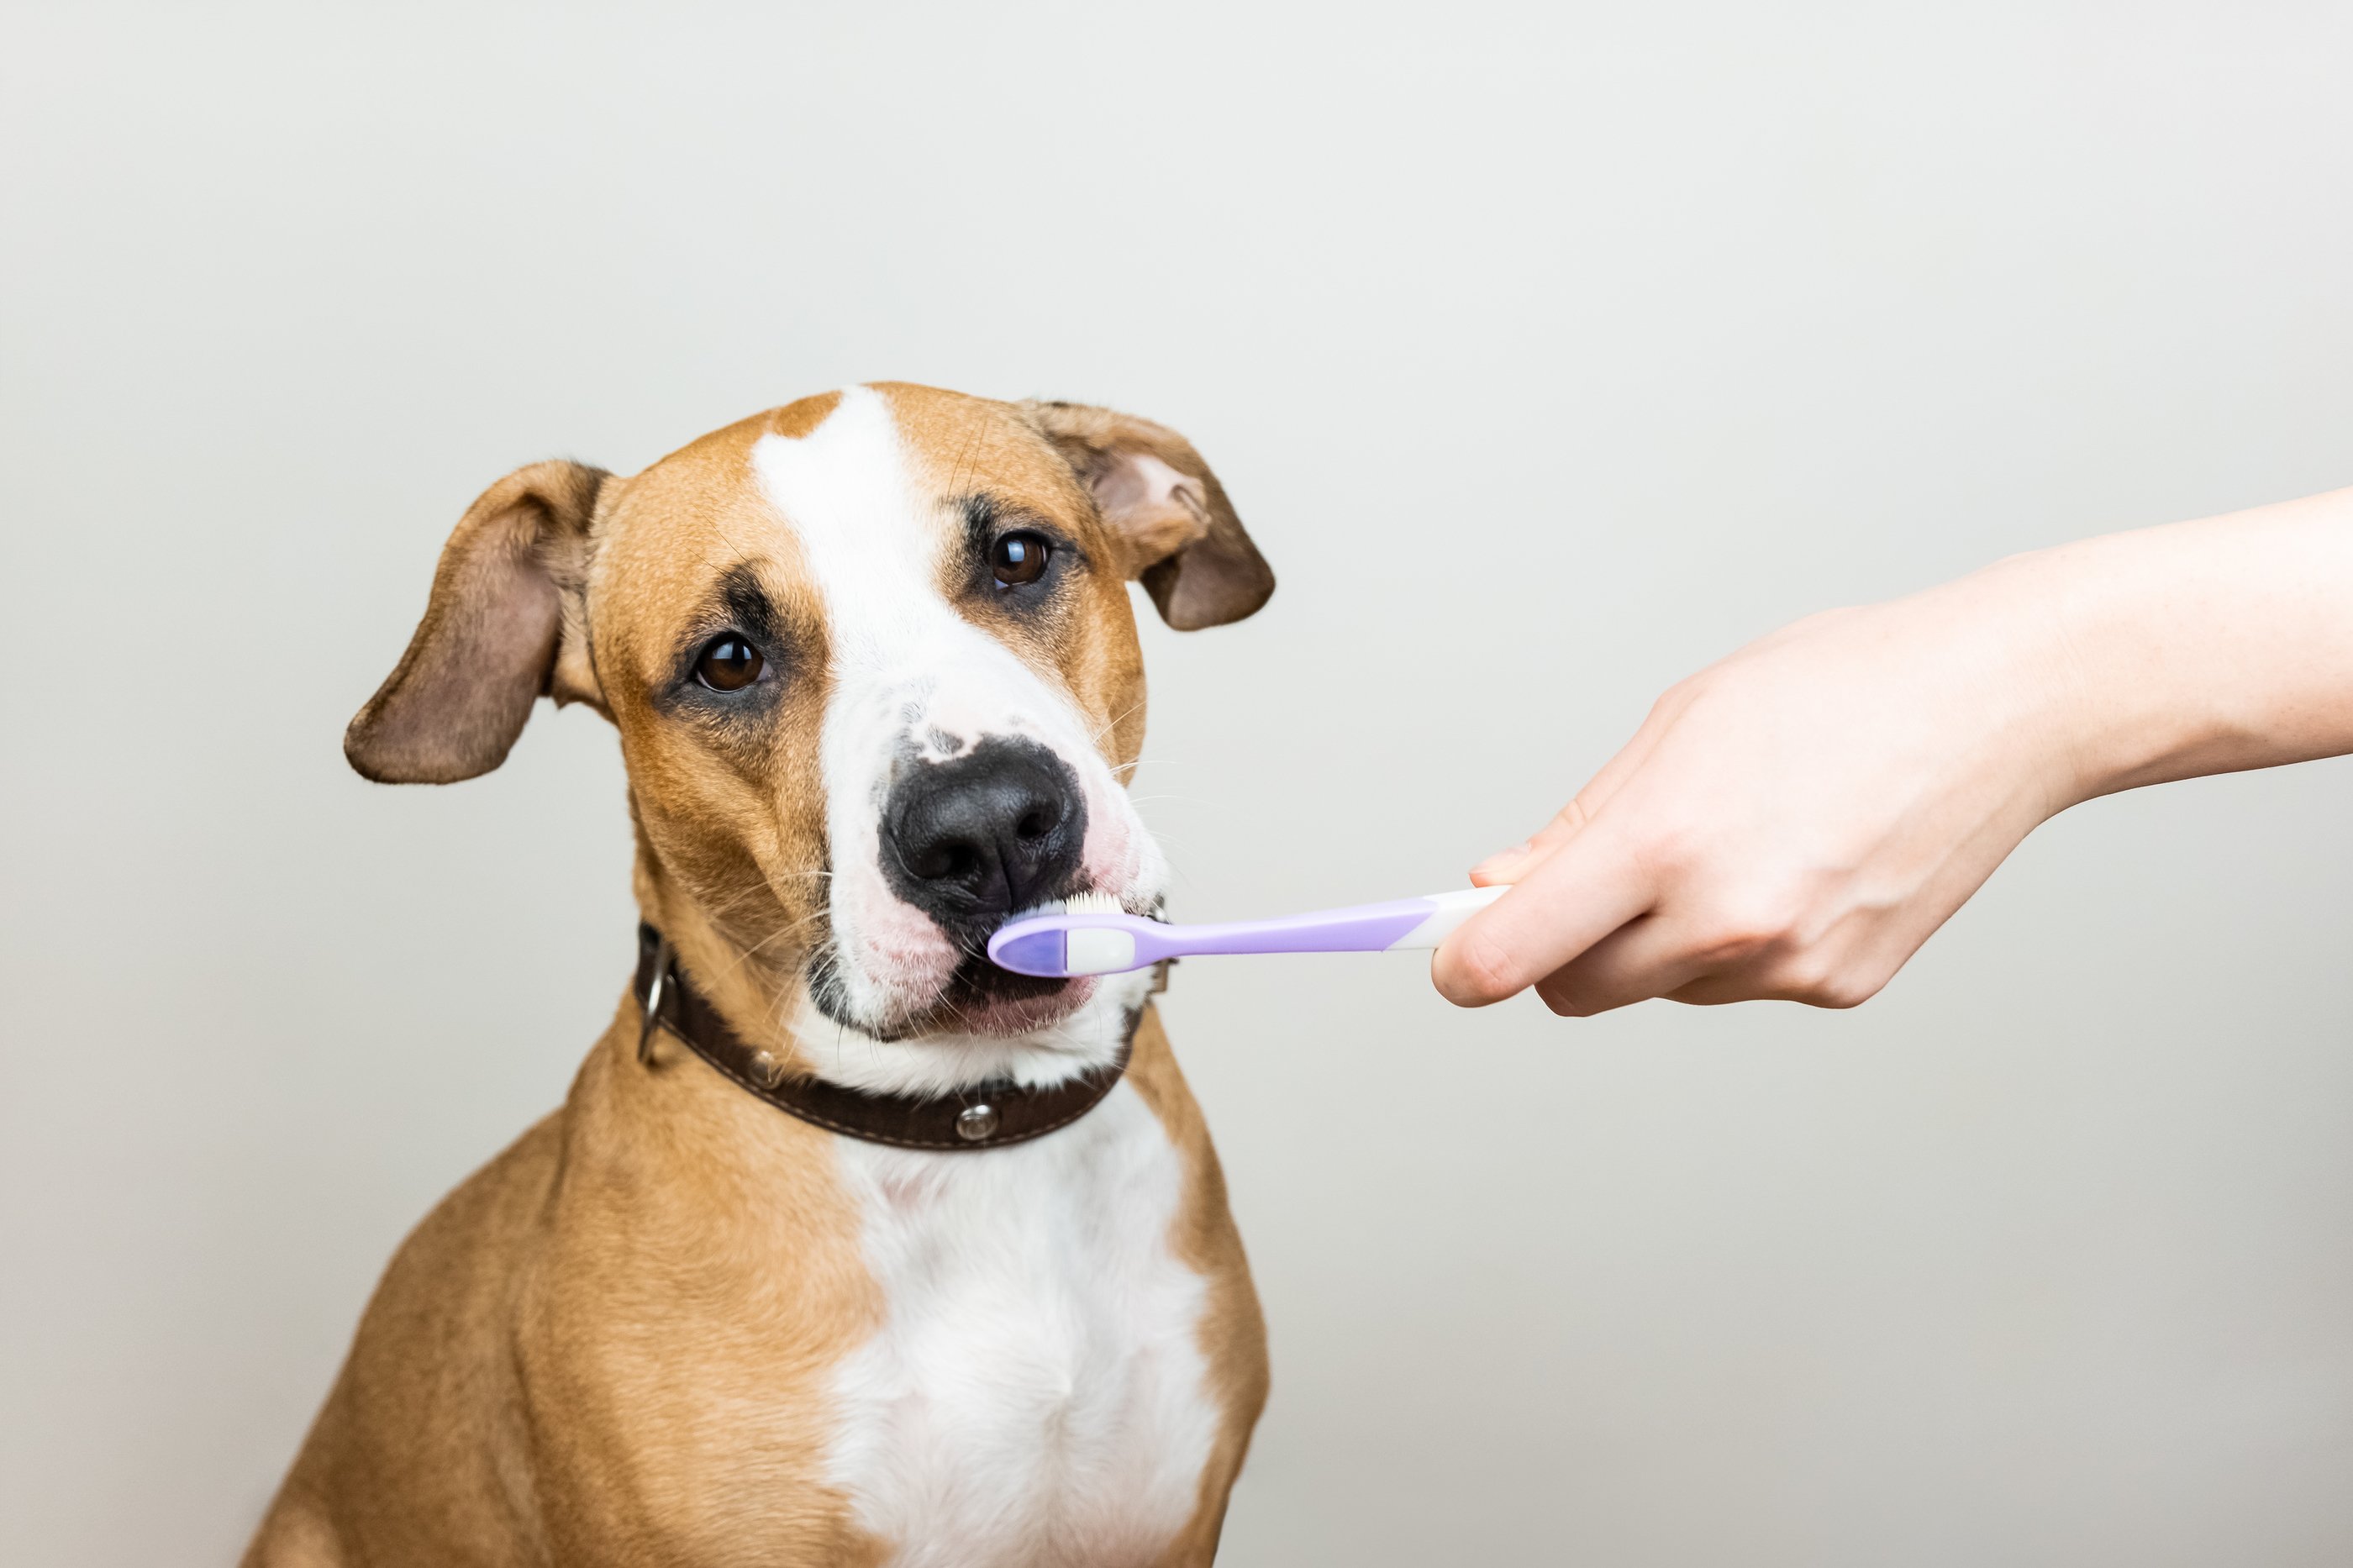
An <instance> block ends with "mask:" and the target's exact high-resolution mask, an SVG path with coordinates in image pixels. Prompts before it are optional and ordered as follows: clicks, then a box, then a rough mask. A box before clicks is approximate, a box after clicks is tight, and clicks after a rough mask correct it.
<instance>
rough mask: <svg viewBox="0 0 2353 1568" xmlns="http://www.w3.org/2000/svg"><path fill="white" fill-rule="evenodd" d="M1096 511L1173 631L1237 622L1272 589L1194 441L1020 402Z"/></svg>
mask: <svg viewBox="0 0 2353 1568" xmlns="http://www.w3.org/2000/svg"><path fill="white" fill-rule="evenodd" d="M1021 408H1022V412H1023V413H1024V414H1026V415H1027V416H1029V421H1030V423H1032V424H1033V425H1035V426H1037V427H1038V428H1039V431H1041V432H1042V433H1043V434H1044V435H1045V437H1046V438H1047V439H1048V440H1050V441H1051V442H1053V443H1054V445H1055V447H1058V448H1059V449H1060V452H1061V454H1062V456H1063V457H1064V458H1068V459H1069V461H1070V464H1071V467H1072V468H1075V469H1077V470H1078V474H1079V478H1080V479H1081V480H1082V481H1083V482H1084V483H1085V485H1086V487H1087V489H1090V490H1092V491H1093V492H1094V498H1095V504H1096V505H1097V506H1098V507H1100V508H1102V509H1103V521H1105V522H1107V523H1109V524H1111V527H1112V531H1113V533H1114V534H1116V535H1117V536H1118V537H1119V538H1120V540H1121V541H1122V542H1123V543H1124V547H1125V549H1126V551H1127V560H1126V562H1125V566H1126V570H1127V574H1128V575H1129V576H1130V577H1134V578H1139V579H1141V580H1142V581H1143V584H1144V587H1145V592H1146V593H1148V594H1150V595H1152V602H1153V603H1154V604H1155V605H1159V606H1160V618H1161V619H1162V620H1164V621H1166V622H1167V623H1168V624H1169V625H1170V626H1175V627H1176V629H1177V630H1178V631H1181V632H1189V631H1195V630H1198V628H1200V627H1202V626H1224V625H1225V624H1226V623H1227V622H1228V621H1239V620H1240V619H1241V618H1242V617H1243V616H1247V615H1250V613H1251V612H1253V611H1255V610H1256V609H1257V608H1258V607H1259V606H1260V605H1263V604H1265V603H1266V601H1267V599H1268V597H1269V596H1270V595H1272V594H1273V592H1274V571H1273V569H1272V568H1271V567H1270V566H1268V565H1267V563H1266V558H1265V557H1264V556H1262V555H1261V554H1260V553H1259V552H1258V546H1257V545H1255V544H1252V543H1251V542H1250V535H1249V534H1247V533H1244V532H1243V531H1242V524H1241V519H1240V518H1238V517H1236V516H1235V515H1234V508H1233V503H1232V502H1231V501H1229V500H1227V499H1226V491H1225V487H1224V486H1222V485H1220V484H1219V483H1218V476H1217V475H1215V474H1213V473H1211V472H1210V471H1209V465H1208V464H1207V463H1205V462H1203V461H1201V454H1200V453H1198V452H1196V451H1195V450H1193V444H1192V443H1191V442H1189V441H1187V440H1186V439H1185V437H1182V436H1179V435H1178V434H1176V431H1174V430H1171V429H1169V428H1168V427H1167V426H1165V425H1155V424H1154V423H1152V421H1150V420H1149V419H1138V418H1136V417H1134V416H1133V415H1128V414H1114V413H1113V412H1112V411H1111V410H1110V409H1108V408H1093V407H1090V406H1088V405H1085V404H1082V403H1025V404H1023V405H1021Z"/></svg>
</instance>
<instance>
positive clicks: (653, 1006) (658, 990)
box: [638, 936, 670, 1068]
mask: <svg viewBox="0 0 2353 1568" xmlns="http://www.w3.org/2000/svg"><path fill="white" fill-rule="evenodd" d="M669 989H670V938H668V937H666V936H665V937H663V938H661V939H660V940H659V942H657V943H656V944H655V946H654V979H653V984H650V985H649V986H647V987H646V1005H645V1016H644V1017H643V1018H642V1019H640V1020H639V1021H638V1066H639V1067H646V1068H649V1067H652V1066H654V1065H655V1062H654V1029H655V1027H656V1026H659V1024H660V1023H661V1005H662V996H663V994H664V993H666V992H667V991H668V990H669Z"/></svg>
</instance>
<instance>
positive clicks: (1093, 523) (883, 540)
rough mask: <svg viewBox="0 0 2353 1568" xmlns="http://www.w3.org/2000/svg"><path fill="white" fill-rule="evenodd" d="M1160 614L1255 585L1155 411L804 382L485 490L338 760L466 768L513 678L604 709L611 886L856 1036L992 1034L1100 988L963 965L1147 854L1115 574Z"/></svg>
mask: <svg viewBox="0 0 2353 1568" xmlns="http://www.w3.org/2000/svg"><path fill="white" fill-rule="evenodd" d="M1129 579H1140V580H1141V581H1142V583H1143V584H1144V586H1145V589H1146V590H1147V591H1148V592H1149V593H1150V595H1151V596H1152V599H1153V602H1154V603H1155V605H1157V606H1158V607H1159V610H1160V613H1161V615H1162V616H1164V617H1165V618H1166V620H1167V621H1168V623H1169V624H1170V625H1172V626H1177V627H1180V628H1192V627H1198V626H1216V625H1219V624H1220V623H1223V622H1227V621H1232V620H1237V619H1240V617H1242V616H1247V615H1249V614H1250V613H1251V612H1252V611H1254V610H1256V609H1257V608H1258V607H1259V606H1260V605H1261V604H1263V603H1265V601H1266V598H1267V595H1269V594H1271V592H1272V591H1273V587H1274V579H1273V574H1271V572H1270V571H1269V570H1268V569H1267V565H1266V563H1265V562H1264V561H1263V560H1262V559H1261V557H1260V555H1259V553H1258V551H1257V550H1256V549H1255V548H1254V547H1253V546H1252V544H1251V543H1250V538H1249V536H1248V535H1247V534H1245V533H1244V532H1243V531H1242V528H1241V524H1240V521H1237V519H1236V518H1235V516H1234V512H1233V509H1232V508H1231V507H1230V506H1229V504H1228V502H1227V500H1226V496H1225V492H1224V490H1223V489H1222V488H1221V487H1220V486H1219V483H1218V480H1217V479H1216V477H1215V476H1214V475H1213V474H1211V473H1210V471H1209V469H1208V466H1207V465H1205V464H1204V463H1203V462H1202V461H1201V459H1200V458H1199V456H1198V454H1197V453H1196V452H1195V451H1194V450H1193V448H1192V447H1191V446H1189V445H1188V444H1187V442H1186V441H1185V440H1184V438H1183V437H1179V436H1177V435H1176V433H1175V432H1174V431H1171V430H1168V429H1166V428H1164V427H1162V426H1157V425H1153V424H1150V423H1148V422H1146V421H1144V420H1141V419H1134V418H1130V417H1127V416H1122V415H1117V414H1113V413H1110V412H1108V411H1107V410H1103V409H1099V408H1090V407H1082V406H1078V405H1069V404H1056V403H1030V404H1004V403H994V402H988V401H986V400H983V399H979V398H973V397H965V396H962V395H956V394H953V393H946V392H939V391H934V390H932V389H930V388H925V387H917V386H907V385H899V384H885V385H876V386H861V387H856V388H852V389H851V390H849V391H847V392H842V393H833V394H827V395H823V396H819V397H813V398H807V399H805V400H803V401H801V402H799V403H796V404H793V405H790V406H788V407H786V408H782V409H778V410H776V411H774V412H771V413H768V414H765V415H761V416H756V417H754V418H752V419H749V420H746V421H744V423H742V424H739V425H734V426H729V427H728V428H726V429H724V430H721V431H718V432H717V433H715V434H713V435H711V436H707V437H703V438H702V440H700V441H697V442H695V443H694V444H693V445H691V446H690V447H685V448H684V449H682V450H681V451H679V452H676V453H673V454H672V455H671V456H670V457H668V458H663V459H662V460H661V461H660V462H659V463H657V464H655V465H654V466H653V467H651V468H648V469H647V470H645V471H644V472H643V473H640V474H638V475H636V476H635V477H633V478H629V479H620V478H616V477H613V476H610V475H607V474H605V473H602V472H600V471H599V470H596V469H594V468H584V467H582V466H579V465H577V464H572V463H541V464H537V465H534V466H533V467H531V468H523V469H521V470H520V471H518V472H516V473H514V474H511V475H509V476H508V477H507V478H506V479H502V480H501V481H500V482H499V483H498V484H496V485H493V486H492V487H491V489H489V490H488V491H487V492H485V493H484V494H483V496H482V497H481V499H480V500H477V501H476V502H475V503H474V506H473V508H472V509H471V510H470V511H468V513H467V514H466V516H465V518H464V520H463V521H460V522H459V525H458V528H457V531H455V532H454V533H453V534H452V535H451V536H450V539H449V542H448V546H447V547H446V548H445V550H444V552H443V553H442V557H441V563H440V567H439V570H438V572H437V574H435V577H434V584H433V592H432V597H431V601H430V603H429V604H428V605H427V609H426V612H425V618H424V620H423V622H422V623H421V624H420V625H419V626H418V627H417V633H416V636H415V637H414V639H413V640H412V641H411V642H410V644H409V647H408V651H407V652H406V655H404V656H403V658H401V661H400V663H399V666H398V667H397V668H396V669H394V671H393V672H392V674H391V676H390V677H389V678H388V679H386V680H385V683H384V686H383V688H382V689H380V690H379V691H378V692H377V693H376V694H375V697H374V698H373V699H372V700H370V701H369V702H368V704H367V706H366V707H365V708H364V709H362V710H361V711H360V714H359V716H358V717H357V718H356V719H354V720H353V721H352V726H351V730H350V732H349V734H348V735H347V736H346V738H345V742H344V749H345V752H346V754H347V755H348V756H349V757H350V759H351V761H352V764H353V766H354V767H355V768H357V769H358V770H359V771H360V772H361V773H364V774H366V775H367V776H368V777H370V778H374V779H381V780H385V781H388V782H424V783H448V782H450V781H454V780H457V779H463V778H470V777H472V776H474V775H475V774H478V773H486V772H488V771H489V770H490V769H491V768H494V767H496V766H497V765H498V764H499V763H500V762H501V760H502V759H503V758H504V757H505V755H506V753H507V751H508V749H509V748H510V747H511V746H512V744H513V743H514V741H515V738H516V736H517V735H518V734H519V733H521V731H522V726H523V721H524V720H525V719H526V718H527V717H528V716H529V714H530V711H531V708H532V704H533V700H535V699H537V698H538V697H540V696H541V695H543V694H544V695H548V696H552V697H554V699H555V700H557V701H559V702H564V701H580V702H586V703H589V704H591V705H593V706H595V707H596V709H598V710H600V711H602V712H604V713H605V714H606V715H607V717H609V718H610V719H612V721H614V723H615V724H616V725H617V728H618V729H619V731H620V735H621V747H622V754H623V758H624V760H625V762H626V763H627V764H628V774H629V785H630V794H631V798H632V802H633V805H634V807H635V812H636V816H637V821H638V837H639V850H640V853H639V879H638V880H639V895H640V898H641V900H645V901H647V903H648V905H649V908H648V913H649V915H651V916H652V917H653V918H655V919H656V920H657V921H660V922H662V923H663V924H664V925H665V927H666V928H670V929H672V930H673V931H674V934H676V933H677V931H678V928H681V927H688V928H692V929H693V931H696V932H699V933H702V934H705V935H707V936H708V937H710V938H712V939H715V941H716V942H717V943H718V944H720V945H721V946H722V947H723V949H724V950H725V951H726V952H728V953H729V954H730V955H731V962H735V963H741V964H742V965H744V966H745V967H746V968H749V969H752V970H754V971H755V972H757V973H762V974H764V975H766V976H768V977H769V978H770V980H771V982H772V983H771V984H769V985H768V986H767V987H766V989H767V991H768V992H769V994H772V995H775V996H776V997H779V998H786V997H789V998H791V999H793V1000H794V1001H796V1002H797V1004H798V1005H805V1006H806V1007H807V1008H809V1009H812V1010H814V1012H816V1013H818V1014H821V1015H822V1016H824V1017H825V1018H827V1019H829V1020H831V1021H832V1023H833V1024H834V1025H836V1026H841V1027H843V1028H847V1029H850V1030H855V1031H857V1032H858V1033H859V1034H860V1036H861V1037H866V1038H869V1039H871V1040H877V1041H887V1040H897V1039H915V1038H923V1037H942V1036H949V1037H961V1038H964V1039H967V1040H972V1039H986V1038H990V1037H995V1038H1006V1037H1016V1036H1021V1035H1025V1034H1029V1033H1031V1032H1033V1031H1037V1030H1039V1029H1041V1028H1043V1027H1044V1026H1048V1025H1051V1024H1055V1023H1057V1022H1059V1021H1060V1020H1062V1019H1065V1018H1067V1017H1069V1016H1071V1015H1072V1014H1073V1013H1075V1012H1077V1011H1079V1010H1080V1009H1082V1007H1084V1006H1085V1005H1087V1003H1088V1002H1089V1001H1090V999H1091V998H1092V995H1093V993H1094V990H1095V989H1096V987H1097V984H1098V983H1096V982H1092V981H1070V982H1061V981H1040V980H1029V979H1024V978H1022V977H1019V976H1016V975H1012V974H1008V973H1005V972H1003V971H1000V970H997V969H996V968H994V967H993V966H992V965H990V964H989V963H987V960H986V959H985V958H983V957H981V956H979V954H980V952H981V949H982V944H983V942H985V940H986V939H987V935H988V933H989V932H990V931H993V930H994V929H995V928H996V927H997V925H998V924H999V923H1001V922H1002V921H1004V920H1005V919H1006V918H1007V917H1008V916H1009V915H1011V914H1014V913H1017V912H1019V911H1023V910H1031V909H1036V908H1039V907H1040V906H1044V907H1049V908H1050V907H1053V906H1055V905H1056V904H1057V903H1058V902H1060V901H1061V900H1069V899H1071V898H1072V897H1073V896H1076V895H1082V894H1092V895H1103V896H1108V897H1110V898H1113V899H1116V900H1118V901H1119V902H1120V903H1121V904H1122V905H1124V907H1126V908H1127V909H1129V910H1134V911H1135V912H1139V913H1142V912H1147V911H1149V910H1152V909H1154V908H1155V906H1156V905H1157V904H1158V902H1159V900H1160V898H1161V895H1162V891H1163V887H1162V883H1163V878H1164V875H1165V868H1164V865H1163V862H1162V860H1161V858H1160V855H1159V851H1158V849H1157V847H1155V845H1154V843H1153V841H1152V839H1151V837H1150V836H1149V835H1148V834H1146V833H1145V830H1144V828H1143V826H1142V824H1141V823H1140V821H1139V820H1138V819H1137V817H1136V815H1135V812H1134V808H1133V807H1132V806H1131V805H1129V802H1128V798H1127V793H1126V789H1125V783H1126V779H1127V775H1128V772H1129V770H1130V769H1131V768H1133V766H1134V763H1135V760H1136V755H1137V750H1138V748H1139V746H1140V745H1141V744H1142V742H1143V735H1144V672H1143V665H1142V660H1141V657H1140V654H1139V652H1138V648H1137V645H1136V637H1135V623H1134V618H1133V616H1132V615H1131V614H1130V610H1129V604H1128V594H1127V588H1126V584H1127V582H1128V580H1129Z"/></svg>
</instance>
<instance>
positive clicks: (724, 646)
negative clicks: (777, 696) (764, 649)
mask: <svg viewBox="0 0 2353 1568" xmlns="http://www.w3.org/2000/svg"><path fill="white" fill-rule="evenodd" d="M766 663H767V660H765V659H764V658H761V657H760V650H759V649H758V648H755V647H753V646H752V645H751V644H750V643H748V642H745V641H744V639H743V638H742V637H738V636H736V635H735V634H734V633H733V632H723V633H721V634H720V635H719V636H717V637H712V639H711V643H710V646H709V647H705V648H704V649H703V650H702V658H698V659H696V660H695V661H694V677H695V679H697V680H700V681H702V684H703V685H705V686H708V687H709V688H711V689H712V690H713V691H741V690H743V689H744V688H745V687H747V686H749V685H751V684H752V682H754V681H755V680H757V679H760V670H761V668H763V667H764V666H765V664H766Z"/></svg>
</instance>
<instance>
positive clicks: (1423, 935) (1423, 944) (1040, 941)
mask: <svg viewBox="0 0 2353 1568" xmlns="http://www.w3.org/2000/svg"><path fill="white" fill-rule="evenodd" d="M1503 896H1504V889H1502V888H1465V889H1461V890H1460V891H1457V892H1451V893H1432V894H1430V896H1429V897H1428V898H1422V899H1398V900H1393V901H1391V902H1389V903H1386V904H1358V905H1356V906H1355V907H1354V908H1351V909H1345V910H1315V911H1314V913H1311V914H1303V915H1285V916H1283V917H1282V918H1281V919H1278V920H1271V921H1226V922H1225V923H1223V924H1220V925H1191V926H1180V925H1168V924H1166V923H1164V922H1162V921H1154V920H1146V919H1145V918H1144V917H1143V916H1141V915H1131V914H1129V913H1127V912H1126V911H1124V910H1122V909H1120V908H1119V906H1118V905H1117V904H1116V903H1115V902H1114V901H1113V900H1110V899H1108V898H1103V897H1101V896H1100V895H1085V896H1082V897H1081V898H1078V899H1074V900H1071V907H1070V908H1068V909H1064V910H1055V911H1054V912H1052V913H1050V914H1040V915H1028V916H1024V917H1023V918H1022V919H1020V920H1017V921H1008V922H1007V923H1006V924H1004V925H1001V926H999V927H997V934H996V935H994V936H992V937H990V938H989V939H988V960H989V962H990V963H994V964H996V965H997V967H998V968H999V969H1009V970H1011V971H1012V972H1013V973H1016V974H1032V975H1037V976H1039V977H1041V978H1050V979H1060V978H1067V977H1070V976H1072V975H1079V974H1117V973H1122V972H1124V971H1125V970H1130V969H1142V968H1144V967H1145V965H1147V964H1153V963H1159V962H1160V961H1161V960H1162V959H1164V958H1187V957H1191V956H1192V955H1194V954H1196V953H1208V952H1407V951H1410V950H1423V951H1427V950H1428V949H1430V948H1434V947H1436V946H1437V945H1438V944H1439V943H1440V942H1443V941H1445V940H1446V938H1447V935H1448V933H1450V932H1451V931H1453V930H1454V928H1455V927H1457V926H1459V925H1461V923H1462V922H1463V921H1467V920H1469V919H1470V918H1471V917H1472V915H1474V914H1476V913H1478V911H1480V910H1483V909H1485V908H1486V907H1487V906H1488V905H1489V904H1492V903H1493V902H1494V901H1495V900H1497V899H1500V898H1502V897H1503Z"/></svg>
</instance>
